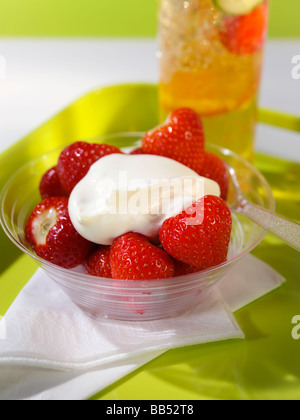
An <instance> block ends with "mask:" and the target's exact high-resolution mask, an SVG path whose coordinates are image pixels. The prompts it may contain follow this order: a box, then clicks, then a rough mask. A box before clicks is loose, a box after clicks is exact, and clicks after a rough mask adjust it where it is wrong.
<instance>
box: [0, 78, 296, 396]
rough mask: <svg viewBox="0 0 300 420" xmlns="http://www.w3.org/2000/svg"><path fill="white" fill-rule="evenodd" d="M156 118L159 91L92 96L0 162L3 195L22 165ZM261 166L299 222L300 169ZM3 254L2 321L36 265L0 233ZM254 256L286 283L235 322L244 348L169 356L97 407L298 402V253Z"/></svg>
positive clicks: (260, 160) (283, 249) (264, 248)
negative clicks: (113, 403) (135, 402)
mask: <svg viewBox="0 0 300 420" xmlns="http://www.w3.org/2000/svg"><path fill="white" fill-rule="evenodd" d="M141 104H142V106H141ZM157 114H158V112H157V87H156V86H152V85H125V86H115V87H111V88H105V89H101V90H99V91H95V92H92V93H90V94H87V95H86V96H84V97H83V98H81V99H79V100H78V101H76V102H75V103H74V104H73V105H71V106H70V107H68V108H67V109H66V110H64V111H63V112H62V113H61V114H59V115H58V116H56V117H54V118H53V119H52V120H50V121H49V122H48V123H46V124H45V125H44V126H42V127H41V128H39V129H38V130H36V131H35V132H34V133H32V134H30V135H29V136H27V137H26V138H25V139H23V140H21V141H20V142H19V143H17V144H16V145H15V146H13V147H12V148H11V149H9V150H8V151H7V152H5V153H4V154H2V155H1V156H0V166H1V172H0V189H2V187H3V185H4V183H5V181H6V179H7V177H8V176H9V175H10V174H11V173H12V172H13V171H15V170H16V168H18V167H19V166H20V164H21V163H22V162H23V163H24V161H27V160H28V159H32V158H34V157H35V156H38V155H40V154H41V153H43V152H44V151H46V150H49V149H52V148H54V147H56V146H59V145H62V144H65V143H66V142H71V141H73V140H78V139H82V138H85V137H94V136H97V135H100V134H105V133H112V132H119V131H134V130H135V131H144V130H147V129H149V128H152V127H153V126H154V125H155V124H156V123H157V121H158V115H157ZM283 136H284V135H283ZM255 165H256V166H257V167H258V168H259V169H260V170H261V171H262V173H263V174H264V175H265V177H266V178H267V180H268V181H269V183H270V184H271V186H272V188H273V191H274V195H275V198H276V205H277V211H278V212H279V213H281V214H283V215H285V216H287V217H290V218H292V219H295V220H298V221H300V188H299V183H300V165H299V164H297V163H293V162H288V161H284V160H281V159H278V158H274V157H272V156H265V155H260V154H258V155H257V156H256V162H255ZM0 248H1V258H0V316H1V315H4V314H5V312H6V311H7V309H8V308H9V306H10V305H11V303H12V302H13V300H14V299H15V297H16V295H17V294H18V292H19V291H20V290H21V288H22V287H23V285H24V284H26V282H27V281H28V280H29V279H30V277H31V276H32V274H33V273H34V272H35V270H36V265H35V263H34V262H33V261H32V260H30V258H29V257H27V256H25V255H21V254H20V252H19V251H18V250H17V249H16V248H15V247H14V246H13V245H12V244H10V242H9V240H8V239H7V238H6V237H5V235H4V233H3V232H2V230H1V229H0ZM253 253H254V255H256V256H257V257H259V258H260V259H262V260H263V261H265V262H267V263H269V264H270V265H271V266H272V267H274V268H275V269H276V270H278V271H279V272H280V273H281V274H282V275H283V276H284V277H285V278H286V280H287V283H286V284H285V285H284V286H282V287H281V288H280V289H279V290H276V291H274V292H272V293H270V294H269V295H268V296H265V297H263V298H261V299H259V300H258V301H256V302H254V303H252V304H251V305H248V306H247V307H246V308H243V309H242V310H240V311H238V312H237V313H236V314H235V315H236V318H237V321H238V322H239V324H240V325H241V327H242V329H243V331H244V332H245V334H246V339H245V340H233V341H225V342H219V343H210V344H204V345H199V346H192V347H187V348H183V349H176V350H172V351H169V352H167V353H165V354H164V355H162V356H161V357H159V358H158V359H156V360H154V361H152V362H150V363H149V364H147V365H146V366H145V367H143V368H142V369H139V370H138V371H136V372H134V373H132V374H131V375H129V376H128V377H126V378H124V379H122V380H121V381H119V382H118V383H116V384H114V385H113V386H111V387H109V388H108V389H106V390H104V391H102V392H100V393H99V394H97V395H96V396H94V397H93V398H92V399H105V400H132V399H146V400H147V399H160V400H161V399H173V400H174V399H180V400H185V399H205V400H208V399H217V400H219V399H234V400H244V399H257V400H260V399H268V400H276V399H286V400H288V399H296V400H297V399H300V364H299V360H298V356H299V350H300V341H299V340H298V341H297V340H294V339H293V338H292V335H291V332H292V328H293V325H292V318H293V317H294V316H295V315H299V314H300V274H299V273H300V257H299V253H297V252H296V251H295V250H293V249H291V248H289V247H288V246H287V245H285V244H283V243H281V242H280V241H279V240H277V239H275V238H273V237H272V236H271V235H267V237H266V238H265V240H264V241H263V242H262V243H261V244H260V245H259V246H258V247H257V248H256V249H255V251H254V252H253Z"/></svg>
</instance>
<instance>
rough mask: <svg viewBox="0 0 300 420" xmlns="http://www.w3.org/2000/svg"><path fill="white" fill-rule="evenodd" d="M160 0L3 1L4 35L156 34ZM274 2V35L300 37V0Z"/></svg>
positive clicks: (0, 25) (0, 24) (1, 28)
mask: <svg viewBox="0 0 300 420" xmlns="http://www.w3.org/2000/svg"><path fill="white" fill-rule="evenodd" d="M158 1H159V0H113V1H106V0H75V1H74V0H73V1H71V0H63V1H61V0H51V1H50V0H43V1H39V0H25V1H24V0H10V1H6V2H2V6H1V14H0V36H100V37H136V36H138V37H139V36H141V37H153V36H155V34H156V14H157V4H158ZM270 1H271V13H270V31H269V33H270V36H271V37H299V36H300V25H299V19H298V17H299V15H300V2H299V0H288V2H285V1H283V0H270ZM0 53H1V51H0Z"/></svg>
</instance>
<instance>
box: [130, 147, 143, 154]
mask: <svg viewBox="0 0 300 420" xmlns="http://www.w3.org/2000/svg"><path fill="white" fill-rule="evenodd" d="M129 154H130V155H143V154H144V152H143V149H142V148H141V147H138V148H136V149H134V150H132V151H131V152H130V153H129Z"/></svg>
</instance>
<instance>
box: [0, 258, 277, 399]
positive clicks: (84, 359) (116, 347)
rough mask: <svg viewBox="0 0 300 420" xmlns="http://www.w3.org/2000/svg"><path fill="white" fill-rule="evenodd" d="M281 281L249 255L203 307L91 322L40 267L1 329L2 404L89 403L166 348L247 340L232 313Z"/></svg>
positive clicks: (223, 281) (0, 325)
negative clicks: (161, 316) (165, 315)
mask: <svg viewBox="0 0 300 420" xmlns="http://www.w3.org/2000/svg"><path fill="white" fill-rule="evenodd" d="M283 282H284V279H283V278H282V277H281V276H280V275H279V274H278V273H277V272H275V271H274V270H273V269H271V268H270V267H269V266H267V265H266V264H264V263H263V262H261V261H259V260H258V259H256V258H255V257H253V256H251V255H249V256H248V257H246V258H244V259H243V261H241V263H239V264H237V265H236V266H235V268H233V269H232V270H231V272H230V273H229V274H228V275H227V276H226V277H225V278H224V279H223V280H222V281H221V282H220V283H219V285H218V286H217V287H215V288H214V289H213V291H212V292H211V293H210V294H209V296H208V297H207V299H206V301H205V303H204V304H203V303H202V304H201V305H199V307H196V308H193V309H192V310H190V311H189V312H187V313H186V314H184V315H182V316H180V317H176V318H173V319H166V320H160V321H147V322H141V323H136V322H135V323H132V322H131V323H130V322H120V321H114V320H101V321H96V320H94V319H92V318H90V317H89V316H87V315H85V314H84V313H83V312H82V311H81V310H80V309H78V308H77V307H76V306H75V305H74V304H73V303H72V302H71V300H70V299H69V298H68V297H67V296H66V295H65V294H64V293H63V292H62V291H61V290H60V289H59V288H58V286H57V285H56V284H55V283H54V282H53V281H52V280H51V279H49V278H48V276H47V275H46V274H45V273H44V272H43V271H42V270H40V269H39V270H38V271H37V272H36V274H35V275H34V276H33V277H32V279H31V280H30V281H29V283H28V284H27V285H26V286H25V287H24V289H23V290H22V291H21V293H20V294H19V296H18V297H17V298H16V300H15V302H14V303H13V305H12V306H11V308H10V309H9V310H8V312H7V314H6V315H5V317H4V318H3V319H2V321H1V323H0V332H2V333H1V335H0V372H1V374H0V399H2V400H3V399H85V398H88V397H89V396H91V395H93V394H94V393H96V392H97V391H100V390H101V389H104V388H105V387H107V386H109V385H110V384H112V383H114V382H115V381H117V380H118V379H120V378H122V377H123V376H125V375H127V374H128V373H130V372H132V371H134V370H135V369H137V368H139V367H140V366H142V365H143V364H145V363H147V362H148V361H150V360H152V359H154V358H155V357H157V356H159V355H160V354H162V353H163V352H165V351H167V350H168V349H171V348H176V347H182V346H187V345H194V344H200V343H205V342H211V341H219V340H226V339H233V338H240V339H241V338H243V337H244V334H243V332H242V331H241V329H240V327H239V326H238V324H237V322H236V320H235V318H234V316H233V314H232V311H235V310H237V309H240V308H241V307H242V306H244V305H246V304H248V303H250V302H252V301H253V300H255V299H257V298H259V297H261V296H263V295H264V294H266V293H268V292H270V291H271V290H274V289H276V288H277V287H279V286H280V285H281V284H282V283H283ZM1 338H2V339H1Z"/></svg>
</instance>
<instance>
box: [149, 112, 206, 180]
mask: <svg viewBox="0 0 300 420" xmlns="http://www.w3.org/2000/svg"><path fill="white" fill-rule="evenodd" d="M204 143H205V140H204V129H203V125H202V122H201V120H200V118H199V117H198V115H197V114H196V112H195V111H193V110H192V109H189V108H181V109H178V110H176V111H174V112H172V113H171V114H170V115H169V117H168V119H167V121H166V123H165V124H164V125H162V126H159V127H157V128H156V129H154V130H152V131H149V132H147V133H146V134H145V136H144V137H143V139H142V149H143V151H144V153H145V154H151V155H159V156H164V157H168V158H171V159H174V160H176V161H178V162H180V163H182V164H184V165H186V166H188V167H189V168H191V169H193V170H194V171H196V172H198V171H199V170H200V168H201V166H202V163H203V151H204Z"/></svg>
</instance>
